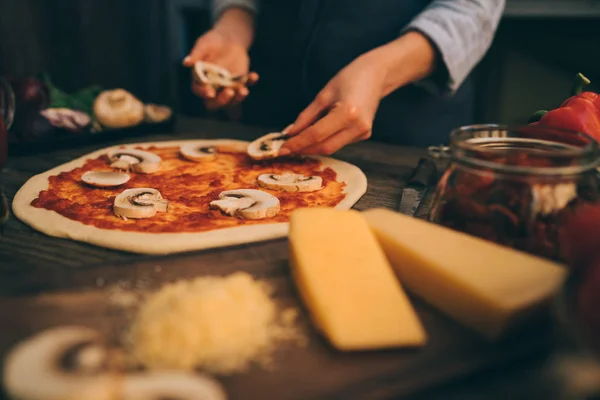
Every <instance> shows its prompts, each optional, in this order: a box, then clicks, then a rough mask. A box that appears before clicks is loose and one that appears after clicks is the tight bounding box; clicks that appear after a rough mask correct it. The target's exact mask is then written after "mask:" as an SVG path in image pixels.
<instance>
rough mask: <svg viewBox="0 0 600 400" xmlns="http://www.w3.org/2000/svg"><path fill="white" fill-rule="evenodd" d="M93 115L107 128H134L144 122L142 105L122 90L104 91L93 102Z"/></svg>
mask: <svg viewBox="0 0 600 400" xmlns="http://www.w3.org/2000/svg"><path fill="white" fill-rule="evenodd" d="M94 115H95V117H96V119H97V120H98V122H100V124H101V125H102V126H105V127H107V128H114V129H116V128H126V127H129V126H135V125H138V124H139V123H141V122H142V121H143V120H144V103H142V102H141V101H140V100H139V99H138V98H137V97H135V96H134V95H133V94H131V93H129V92H128V91H126V90H124V89H114V90H105V91H103V92H102V93H100V94H99V95H98V97H96V100H94Z"/></svg>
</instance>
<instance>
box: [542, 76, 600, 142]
mask: <svg viewBox="0 0 600 400" xmlns="http://www.w3.org/2000/svg"><path fill="white" fill-rule="evenodd" d="M589 83H590V80H589V79H587V78H586V77H585V76H583V75H582V74H581V73H580V74H577V77H576V82H575V85H574V87H573V90H572V92H573V95H572V96H571V97H569V98H568V99H567V100H565V101H564V102H563V103H562V104H561V105H560V107H558V108H556V109H553V110H550V111H538V112H536V113H535V114H534V115H533V116H532V118H531V119H530V122H532V123H533V124H539V125H541V126H546V127H549V128H557V129H565V130H571V131H577V132H581V133H585V134H587V135H589V136H591V137H593V138H594V139H595V140H596V141H598V142H600V95H599V94H598V93H594V92H589V91H587V92H584V91H583V88H584V87H585V86H587V85H589ZM540 117H541V118H540ZM538 119H539V120H538Z"/></svg>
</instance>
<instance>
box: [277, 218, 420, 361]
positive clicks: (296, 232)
mask: <svg viewBox="0 0 600 400" xmlns="http://www.w3.org/2000/svg"><path fill="white" fill-rule="evenodd" d="M289 246H290V259H291V268H292V276H293V277H294V280H295V282H296V286H297V287H298V291H299V292H300V295H301V297H302V299H303V300H304V303H305V304H306V306H307V307H308V309H309V311H310V313H311V317H312V319H313V321H314V323H315V325H317V328H318V329H319V330H320V331H321V332H322V333H323V334H324V336H325V337H326V338H327V339H328V340H329V341H330V343H331V344H332V345H333V346H334V347H336V348H337V349H339V350H367V349H378V348H389V347H398V346H420V345H423V344H425V341H426V334H425V331H424V329H423V327H422V325H421V322H420V321H419V319H418V317H417V315H416V313H415V311H414V309H413V308H412V306H411V304H410V301H409V299H408V298H407V296H406V294H405V293H404V291H403V290H402V287H401V286H400V283H399V282H398V280H397V278H396V276H395V273H394V270H393V269H392V267H391V265H390V264H389V262H388V261H387V259H386V256H385V254H384V253H383V251H382V250H381V248H380V246H379V244H378V243H377V240H376V238H375V236H374V235H373V233H372V232H371V230H370V229H369V225H368V224H367V221H366V220H365V218H364V216H363V215H362V214H360V213H359V212H357V211H352V210H348V211H342V210H336V209H333V208H300V209H297V210H295V211H294V212H293V213H292V216H291V219H290V231H289Z"/></svg>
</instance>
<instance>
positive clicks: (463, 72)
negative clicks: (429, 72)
mask: <svg viewBox="0 0 600 400" xmlns="http://www.w3.org/2000/svg"><path fill="white" fill-rule="evenodd" d="M504 7H505V0H434V1H433V2H432V3H431V4H430V5H429V6H428V7H427V8H426V9H425V10H423V11H422V12H421V13H420V14H419V15H417V16H416V17H415V18H414V19H413V20H412V21H411V22H410V23H409V24H408V26H406V28H405V29H404V30H403V32H406V31H411V30H412V31H418V32H420V33H421V34H423V35H425V36H426V37H427V38H428V39H429V40H430V41H431V42H432V43H433V45H434V46H435V47H436V48H437V51H438V53H439V54H440V58H441V60H440V61H441V63H442V66H443V67H445V70H446V71H445V72H447V73H446V74H445V78H444V79H442V80H440V79H434V78H428V79H424V80H422V81H420V82H417V84H419V85H421V86H424V87H426V88H427V89H429V90H430V91H433V92H435V93H437V94H442V95H450V94H452V93H454V92H455V91H456V90H457V89H458V88H459V87H460V85H461V84H462V83H463V81H464V80H465V78H466V77H467V76H468V75H469V73H470V72H471V71H472V70H473V69H474V68H475V66H476V65H477V64H478V63H479V61H481V59H482V58H483V56H484V55H485V53H486V52H487V51H488V49H489V47H490V45H491V43H492V40H493V38H494V35H495V33H496V29H497V28H498V24H499V22H500V18H501V17H502V14H503V12H504Z"/></svg>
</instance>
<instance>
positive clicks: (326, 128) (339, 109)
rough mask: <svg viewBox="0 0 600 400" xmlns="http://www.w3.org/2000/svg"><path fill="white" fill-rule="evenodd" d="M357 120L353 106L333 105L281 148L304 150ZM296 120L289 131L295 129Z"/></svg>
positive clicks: (296, 150) (296, 128)
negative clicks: (325, 113) (321, 116)
mask: <svg viewBox="0 0 600 400" xmlns="http://www.w3.org/2000/svg"><path fill="white" fill-rule="evenodd" d="M357 120H358V111H357V110H356V108H355V107H347V106H344V105H339V104H338V105H336V106H334V107H333V108H332V109H331V110H330V111H329V112H328V113H327V115H325V116H324V117H323V118H321V119H320V120H318V121H317V122H315V123H314V124H313V125H311V126H309V127H308V128H306V129H305V130H303V131H301V132H300V133H298V134H297V135H296V136H294V137H292V138H290V139H288V140H287V141H286V142H285V144H284V145H283V148H286V149H288V151H289V152H290V153H298V152H304V150H305V149H306V148H309V147H311V146H314V145H316V144H317V143H321V142H323V141H325V140H326V139H327V138H329V137H330V136H332V135H334V134H336V133H337V132H340V131H342V130H343V129H344V128H350V127H353V125H354V123H355V122H356V121H357ZM296 124H297V122H295V123H294V126H293V128H291V129H290V132H293V131H297V130H298V127H297V125H296Z"/></svg>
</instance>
